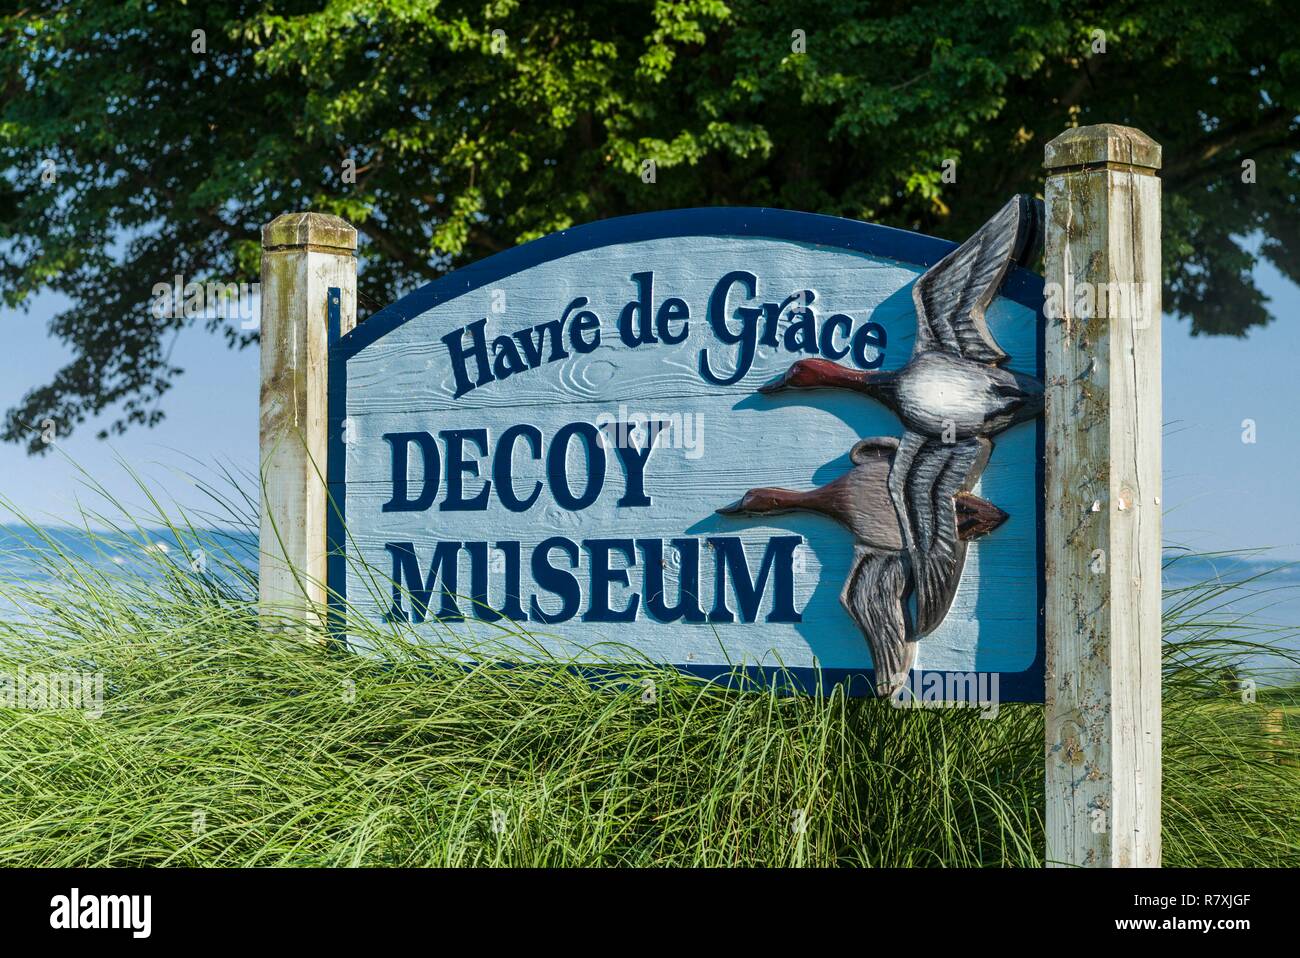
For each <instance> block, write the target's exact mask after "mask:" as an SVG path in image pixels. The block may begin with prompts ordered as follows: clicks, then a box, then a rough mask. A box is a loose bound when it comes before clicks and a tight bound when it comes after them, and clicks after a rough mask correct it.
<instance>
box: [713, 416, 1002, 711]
mask: <svg viewBox="0 0 1300 958" xmlns="http://www.w3.org/2000/svg"><path fill="white" fill-rule="evenodd" d="M973 446H974V448H976V449H977V458H976V461H974V462H971V463H969V464H963V465H960V466H958V467H957V468H952V469H948V470H945V471H944V473H943V475H942V476H941V477H940V481H939V482H937V483H936V488H935V491H934V493H933V495H932V497H931V498H930V500H929V502H928V503H927V504H926V506H925V507H924V509H923V512H924V514H925V517H926V518H925V523H924V526H925V528H927V529H931V530H934V540H935V543H934V544H933V545H932V548H931V553H932V555H933V556H934V558H933V560H932V564H933V565H936V566H937V565H939V564H943V565H944V567H945V568H947V569H948V574H949V575H951V576H953V577H954V578H955V577H958V576H960V571H961V564H962V563H963V562H964V560H965V555H966V543H967V542H968V541H970V540H971V539H976V538H979V537H980V536H982V535H985V534H987V533H989V532H992V531H993V530H994V529H996V528H997V527H998V526H1000V525H1001V524H1002V523H1003V522H1004V521H1005V520H1006V518H1007V514H1006V513H1005V512H1003V511H1002V510H1001V509H999V508H997V507H996V506H994V505H993V504H992V503H990V502H987V501H985V500H984V499H981V498H979V497H978V496H975V495H973V494H971V493H970V491H969V486H971V485H973V484H974V482H975V480H976V479H977V478H979V474H980V472H981V471H982V470H983V468H984V462H985V461H986V460H987V458H988V449H989V443H988V440H984V439H977V440H974V441H973ZM898 449H899V442H898V440H897V439H894V438H892V437H879V438H874V439H863V440H862V441H861V442H859V443H857V444H856V445H855V446H854V447H853V449H852V451H851V452H850V453H849V458H850V460H851V461H852V463H853V467H852V468H851V469H850V470H849V471H848V472H846V473H845V474H844V475H842V476H840V477H839V478H837V479H835V480H833V481H831V482H829V483H827V484H826V485H824V486H820V487H818V488H816V489H812V490H810V491H808V492H795V491H793V490H790V489H777V488H760V489H751V490H749V491H748V492H746V493H745V494H744V496H742V497H741V498H740V499H739V500H738V501H737V502H735V503H733V504H731V505H729V506H724V507H723V508H721V509H719V510H718V512H720V513H722V514H723V515H750V516H760V515H777V514H780V513H784V512H792V511H796V510H798V511H805V512H816V513H820V514H822V515H825V516H829V517H830V518H832V519H834V520H835V521H836V522H838V523H840V524H841V525H843V526H844V527H845V528H847V529H848V530H849V531H850V532H851V533H852V534H853V551H854V559H853V566H852V568H851V569H850V571H849V576H848V579H847V580H846V581H845V583H844V589H843V591H842V592H841V593H840V603H841V604H842V605H843V606H844V608H845V610H846V611H847V612H848V613H849V615H850V616H851V617H852V618H853V621H854V622H855V623H857V626H858V628H859V629H861V631H862V634H863V635H864V636H865V637H866V640H867V644H868V645H869V646H870V648H871V660H872V664H873V665H874V667H875V673H876V692H877V694H878V695H882V696H885V695H892V694H893V693H894V692H895V691H896V690H897V689H898V688H899V687H900V686H901V685H902V684H903V683H904V682H905V681H906V679H907V673H908V672H909V671H911V668H912V665H913V663H914V662H915V661H916V642H917V639H918V638H919V635H918V632H917V629H916V628H915V627H914V626H913V623H912V616H911V613H910V611H909V609H908V597H909V595H910V594H911V593H912V587H913V578H912V566H911V564H910V563H909V561H908V560H907V556H906V554H905V553H904V552H903V529H902V523H901V522H900V521H899V516H898V513H897V512H896V511H895V509H894V506H893V502H892V500H891V497H890V491H889V476H890V472H891V467H892V465H893V463H894V458H895V456H896V455H897V453H898ZM963 476H964V478H959V477H963ZM947 531H950V532H951V535H948V534H946V532H947ZM940 556H942V557H943V558H942V559H941V558H940Z"/></svg>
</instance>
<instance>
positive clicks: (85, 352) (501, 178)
mask: <svg viewBox="0 0 1300 958" xmlns="http://www.w3.org/2000/svg"><path fill="white" fill-rule="evenodd" d="M8 6H9V7H10V9H9V10H7V11H5V12H4V13H3V14H0V168H3V169H4V171H5V172H4V175H3V176H2V177H0V276H2V291H3V295H4V302H5V303H6V305H9V306H16V305H21V304H24V303H25V302H26V301H27V300H28V299H29V298H30V297H31V296H32V295H33V294H34V293H37V292H38V291H42V290H53V291H57V292H60V293H63V294H65V295H66V296H68V297H70V299H71V301H72V306H71V308H69V309H68V310H66V311H64V312H62V313H61V314H59V315H58V316H56V317H55V319H54V320H53V329H52V332H53V333H54V334H55V335H56V336H57V337H59V338H60V339H62V340H63V341H64V342H66V343H67V344H68V345H69V346H70V347H71V349H72V352H73V359H72V360H71V362H70V363H69V364H68V365H67V366H66V367H65V368H63V369H61V370H59V371H58V372H57V373H56V374H55V376H54V377H53V379H52V381H51V382H50V383H49V384H48V385H46V386H43V387H41V388H38V389H35V390H33V391H32V392H30V393H28V394H27V395H26V396H25V397H23V398H22V400H21V401H20V402H19V403H18V404H17V405H16V407H15V408H13V409H11V410H10V411H9V413H8V415H7V418H6V421H5V423H4V429H3V436H4V438H6V439H8V440H11V441H17V442H28V443H29V444H30V445H31V447H32V448H33V449H37V448H40V444H39V442H37V441H36V433H35V432H34V431H33V430H32V428H31V427H32V426H33V424H35V423H38V422H39V421H40V420H41V419H43V418H45V417H54V418H55V419H57V420H59V422H60V424H61V431H62V432H66V431H67V429H68V427H69V426H70V425H71V424H75V423H78V422H82V421H84V420H85V419H86V418H87V417H88V416H91V415H96V414H100V413H102V412H105V411H110V412H111V413H112V414H113V415H114V416H115V417H116V419H115V424H114V426H113V428H114V429H116V430H118V431H121V430H122V429H124V428H126V427H127V426H128V425H129V424H131V423H146V424H149V423H153V422H154V421H156V420H157V419H158V418H159V417H160V416H161V415H162V413H161V411H160V410H159V408H158V402H157V399H158V397H159V396H160V395H161V394H162V393H163V392H165V390H166V389H167V387H168V384H169V382H170V381H171V379H172V378H173V377H174V376H176V375H177V374H178V373H179V372H180V370H178V369H176V368H174V367H173V366H172V365H171V364H170V363H169V361H168V357H167V347H168V344H169V343H170V341H171V339H172V338H173V336H174V333H175V331H176V330H177V329H178V328H180V327H181V326H184V325H186V324H188V323H193V322H206V323H207V324H208V325H209V326H210V327H211V328H213V330H214V331H217V332H220V333H222V334H224V335H225V337H226V338H227V339H228V340H229V341H230V342H231V343H233V344H245V343H247V342H248V341H250V340H251V338H252V337H253V336H254V334H253V333H250V332H246V331H243V330H241V329H239V327H238V325H237V324H231V323H228V322H225V321H223V320H220V319H217V320H210V319H203V318H196V317H184V316H181V317H172V318H168V317H161V318H160V317H156V316H154V315H152V313H151V311H150V309H149V304H150V300H151V290H152V288H153V286H154V285H155V284H157V283H160V282H168V281H170V280H171V278H172V277H173V276H174V275H175V274H177V273H181V274H184V275H185V277H186V278H187V279H195V280H198V281H207V280H219V281H223V282H231V281H234V282H238V281H241V280H242V281H246V282H251V281H254V280H256V278H257V274H258V235H259V229H260V227H261V226H262V224H264V223H267V222H269V221H270V220H271V219H273V218H274V217H275V216H276V215H278V214H279V213H282V212H286V211H290V210H299V209H315V210H320V211H327V212H334V213H338V214H339V215H342V216H344V217H346V218H347V219H349V220H350V221H351V222H353V223H354V224H356V225H357V227H358V228H359V230H360V232H361V236H362V247H361V250H360V256H361V293H362V295H363V299H362V305H363V314H364V312H365V310H366V309H367V308H373V307H374V306H375V305H377V304H382V303H384V302H387V301H388V300H390V299H391V298H392V297H393V296H395V295H396V294H398V293H399V292H403V291H406V290H408V289H410V288H412V287H413V286H415V285H417V284H419V283H422V282H424V281H426V280H429V279H432V278H435V277H437V276H440V275H442V274H443V273H445V272H446V271H447V270H449V269H453V268H456V267H458V266H461V265H464V264H465V263H468V262H470V261H472V260H474V259H477V258H480V257H483V256H486V255H489V254H491V253H494V252H496V251H498V250H502V249H506V248H508V247H510V246H512V245H514V244H516V243H521V242H524V241H527V240H529V239H533V238H535V237H538V236H542V235H544V234H546V233H549V232H551V231H554V230H557V229H562V228H564V227H567V226H570V225H572V224H576V223H583V222H586V221H589V220H594V219H600V218H602V217H608V216H615V215H619V214H624V213H634V212H640V211H645V210H652V209H664V208H671V207H681V206H699V205H764V206H780V207H788V208H794V209H803V210H813V211H818V212H823V213H833V214H837V215H841V216H848V217H855V218H861V219H866V220H872V221H876V222H881V223H887V224H890V225H894V226H900V227H906V228H909V229H917V230H923V231H926V232H931V233H936V234H939V235H944V236H949V237H952V238H959V237H962V236H963V235H965V234H966V233H967V232H968V231H969V230H970V229H972V228H973V227H974V226H976V225H978V224H979V223H981V222H982V221H983V220H984V218H985V217H987V215H988V214H989V213H990V211H992V210H993V209H995V208H996V207H997V206H998V205H999V204H1000V203H1001V202H1003V201H1004V200H1005V198H1006V196H1007V195H1008V194H1010V193H1012V192H1014V191H1017V190H1029V191H1040V190H1041V188H1042V170H1041V161H1042V152H1043V144H1044V143H1045V142H1046V141H1047V140H1048V139H1050V138H1051V137H1052V136H1054V135H1056V134H1057V133H1059V132H1060V131H1061V130H1062V129H1064V128H1065V127H1067V126H1070V125H1073V124H1084V123H1092V122H1119V123H1127V124H1130V125H1133V126H1137V127H1139V128H1141V129H1143V130H1145V131H1146V132H1148V133H1149V134H1151V135H1152V136H1153V137H1154V138H1156V139H1157V140H1158V141H1160V142H1161V143H1162V144H1163V145H1164V148H1165V157H1166V169H1165V173H1164V181H1165V195H1166V203H1165V223H1166V239H1165V247H1164V248H1165V257H1166V262H1165V266H1166V275H1167V289H1166V299H1165V303H1166V308H1168V309H1169V310H1171V311H1173V312H1176V313H1178V314H1180V315H1183V316H1186V317H1189V320H1190V322H1191V325H1192V330H1193V331H1194V332H1203V333H1229V334H1237V335H1240V334H1242V333H1244V332H1245V331H1247V330H1248V329H1250V328H1251V327H1252V326H1255V325H1259V324H1262V323H1265V322H1268V320H1269V313H1268V311H1267V303H1266V300H1265V297H1263V296H1262V295H1261V293H1260V292H1259V290H1258V289H1257V288H1256V286H1255V285H1254V284H1253V282H1252V280H1251V268H1252V266H1253V265H1254V264H1255V262H1256V260H1257V258H1259V257H1264V258H1266V259H1268V260H1270V261H1271V262H1272V263H1273V264H1275V265H1276V266H1277V267H1278V269H1280V270H1281V271H1282V273H1284V274H1285V275H1287V276H1289V277H1291V278H1293V279H1300V261H1298V260H1297V257H1300V236H1298V235H1297V232H1298V231H1300V220H1298V219H1297V217H1296V215H1295V212H1296V199H1295V196H1296V192H1297V185H1298V177H1297V165H1296V156H1295V152H1296V149H1297V145H1298V144H1300V124H1298V123H1297V113H1300V110H1298V109H1297V104H1298V102H1300V43H1298V42H1297V34H1298V30H1297V26H1296V22H1295V20H1294V18H1292V17H1289V16H1286V15H1284V13H1283V11H1282V10H1281V9H1280V8H1279V6H1278V5H1276V4H1274V3H1268V2H1257V0H1238V2H1232V3H1228V2H1223V0H1217V2H1216V0H1163V2H1161V3H1157V4H1142V5H1138V4H1129V3H1120V2H1093V3H1089V2H1084V3H1068V4H1067V3H1064V2H1043V0H996V2H993V0H967V2H956V0H944V2H937V0H917V2H908V3H895V2H887V3H884V2H882V3H854V2H847V0H822V2H812V3H807V2H799V3H795V2H787V0H733V2H725V3H724V2H721V0H683V2H668V0H639V2H633V0H584V2H583V3H581V4H561V3H552V2H545V0H543V2H538V0H534V2H530V3H527V4H524V3H517V2H512V0H488V2H483V0H480V2H435V0H328V2H320V0H316V2H309V0H263V2H257V0H247V2H237V0H203V2H201V3H188V4H187V3H177V2H171V0H153V2H144V0H70V2H28V3H23V2H21V0H20V2H19V3H18V4H9V5H8ZM15 6H16V7H18V8H20V9H13V8H14V7H15ZM197 30H202V31H204V33H203V35H202V40H203V46H204V47H205V50H204V52H196V48H197V47H198V46H199V42H198V41H199V38H198V37H197V36H196V34H195V32H194V31H197ZM1098 31H1100V32H1098ZM1103 44H1104V50H1103V49H1102V47H1103ZM801 50H802V52H800V51H801ZM349 159H351V160H354V161H355V166H356V170H357V175H356V178H355V180H356V181H355V183H348V182H345V178H344V176H343V172H344V164H345V161H347V160H349ZM1247 159H1249V160H1253V161H1254V164H1255V182H1254V183H1246V182H1243V176H1242V173H1243V170H1242V163H1243V161H1244V160H1247ZM47 160H52V161H53V166H52V167H51V166H50V165H49V164H48V163H46V161H47ZM647 160H653V162H654V164H655V176H654V182H652V183H647V182H645V177H643V175H642V174H643V171H644V170H645V163H646V161H647ZM948 160H955V161H956V166H955V169H956V173H957V177H956V181H955V182H945V181H944V179H943V169H944V163H945V161H948ZM43 171H52V172H47V174H46V176H45V177H44V179H43V178H42V172H43ZM47 181H48V182H47Z"/></svg>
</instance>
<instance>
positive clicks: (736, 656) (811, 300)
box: [329, 204, 1043, 701]
mask: <svg viewBox="0 0 1300 958" xmlns="http://www.w3.org/2000/svg"><path fill="white" fill-rule="evenodd" d="M1008 210H1010V212H1005V211H1004V213H1005V217H1010V219H1008V220H1007V221H1006V222H1001V223H994V222H993V221H991V223H990V226H989V227H988V228H986V231H984V232H986V233H987V234H988V235H987V236H985V239H984V240H983V241H982V242H983V244H984V246H983V247H982V249H983V252H981V249H974V251H973V252H972V251H971V250H970V249H968V247H970V245H971V244H967V245H966V246H963V247H962V250H960V251H958V253H954V252H953V251H954V249H955V246H954V244H952V243H949V242H947V241H944V240H939V239H935V238H931V237H926V236H922V235H918V234H913V233H908V232H903V231H899V230H892V229H887V228H884V227H879V226H873V225H869V224H865V223H859V222H854V221H850V220H844V219H838V218H834V217H826V216H819V215H813V214H807V213H795V212H788V211H783V210H772V209H692V210H679V211H671V212H663V213H649V214H643V215H638V216H630V217H623V218H619V219H612V220H607V221H602V222H597V223H592V224H589V225H586V226H580V227H576V228H573V229H570V230H566V231H564V232H561V233H557V234H554V235H552V236H548V237H545V238H543V239H539V240H536V241H534V242H531V243H528V244H525V245H523V246H520V247H517V248H515V249H512V250H509V251H507V252H504V253H501V254H499V255H496V256H493V257H491V258H489V259H486V260H483V261H481V262H478V263H475V264H473V265H472V266H469V267H466V268H464V269H461V270H459V271H457V272H454V273H452V274H450V275H448V276H446V277H444V278H442V279H440V280H437V281H436V282H433V283H430V284H428V285H427V286H425V287H423V288H421V289H419V290H416V291H415V292H413V293H411V294H410V295H408V296H406V297H405V298H403V299H401V300H399V301H398V302H396V303H394V304H392V305H391V306H389V307H388V308H386V309H384V310H383V311H381V312H379V313H377V314H375V315H373V316H371V317H370V318H369V319H366V320H365V321H364V322H362V323H361V324H360V325H359V326H358V327H357V328H356V329H355V330H353V331H351V332H350V333H348V334H347V335H346V336H343V337H342V338H340V339H338V340H337V341H336V342H334V343H333V344H332V346H331V354H330V377H329V381H330V419H331V425H330V429H331V437H332V438H331V449H330V457H329V481H330V490H331V495H332V497H333V501H334V508H335V511H334V515H333V517H332V519H333V521H332V523H331V525H332V533H331V548H332V554H331V558H330V567H329V568H330V573H329V576H330V581H329V586H330V589H331V591H332V592H333V593H334V594H335V595H336V597H337V600H336V601H337V602H338V603H340V604H341V603H346V605H347V607H348V610H349V612H348V615H352V616H362V617H365V618H368V619H370V620H372V621H374V622H393V621H399V622H403V623H406V624H407V625H408V626H409V627H410V628H412V629H414V630H415V631H416V632H417V633H418V634H420V635H421V636H423V637H425V638H427V640H428V641H429V642H446V641H447V636H448V635H449V634H450V633H451V632H453V631H454V632H456V633H457V634H458V636H459V638H458V644H461V645H465V646H472V645H473V642H474V640H475V637H476V636H481V637H483V638H484V639H490V640H491V641H493V642H496V643H499V642H501V641H503V640H504V641H506V642H507V643H508V642H510V641H511V638H510V636H511V634H512V633H520V634H521V635H519V637H518V639H517V641H519V643H520V647H521V649H522V648H523V647H524V646H525V645H527V647H529V648H537V647H540V648H543V649H546V650H549V651H553V652H555V653H556V654H558V655H560V656H562V657H564V658H565V659H570V658H575V657H576V658H577V659H578V660H580V661H586V662H590V663H592V664H599V665H613V666H617V665H618V663H620V662H626V661H629V660H632V659H639V660H640V661H646V660H649V661H653V662H659V663H665V664H670V665H674V666H677V667H680V668H682V669H686V670H689V671H691V672H695V673H698V674H701V675H705V676H722V675H727V674H730V673H732V670H733V669H735V668H736V667H742V668H744V669H746V670H749V671H751V672H753V673H755V674H759V675H761V674H763V673H765V672H767V671H771V670H779V671H780V672H781V673H782V674H783V675H787V676H793V677H795V678H796V679H797V680H800V681H804V680H807V681H811V680H812V679H813V676H814V675H817V674H820V676H821V678H822V681H823V682H835V681H842V680H845V679H851V680H852V681H851V682H850V683H849V685H850V688H851V690H852V691H854V692H856V693H860V694H870V693H871V692H872V691H873V689H874V690H876V691H877V692H883V691H894V690H895V689H897V688H898V687H899V685H900V683H901V682H906V683H907V684H908V685H909V686H911V687H920V686H921V685H922V684H923V682H924V681H925V679H926V678H927V677H929V678H931V679H935V680H936V681H938V680H942V679H943V678H945V677H950V676H952V675H969V674H971V673H978V674H988V675H992V676H994V677H995V679H996V681H997V687H996V689H997V694H998V696H999V697H1000V699H1001V700H1004V701H1013V700H1021V701H1041V700H1042V694H1043V687H1042V675H1043V640H1042V620H1041V614H1042V608H1043V577H1042V569H1043V545H1042V494H1041V489H1042V475H1041V470H1042V461H1043V455H1042V443H1043V432H1042V421H1041V417H1037V418H1036V417H1035V415H1034V413H1035V412H1036V408H1039V407H1035V406H1034V402H1039V404H1040V405H1041V390H1040V391H1039V393H1038V394H1037V395H1035V394H1034V389H1035V385H1034V384H1035V383H1037V382H1039V381H1041V378H1042V331H1043V319H1042V315H1041V305H1042V301H1043V300H1042V281H1041V279H1040V278H1039V277H1037V276H1035V275H1033V274H1032V273H1030V272H1028V271H1027V270H1025V269H1023V268H1021V267H1020V266H1018V265H1016V263H1017V262H1020V261H1024V257H1023V256H1022V255H1021V253H1020V252H1019V251H1018V250H1016V249H1013V248H1012V247H1015V246H1016V244H1018V243H1019V244H1023V242H1024V236H1023V235H1020V236H1019V237H1017V236H1016V235H1014V234H1015V233H1016V224H1017V222H1018V221H1017V220H1016V209H1014V208H1013V204H1009V205H1008ZM999 215H1003V214H999ZM1005 217H1004V218H1005ZM1008 223H1009V224H1010V227H1008ZM1026 228H1027V227H1026ZM1008 229H1009V230H1010V234H1009V235H1008V236H1007V237H1006V238H1005V241H1004V242H1003V241H1002V240H1001V239H999V237H997V236H994V233H995V232H998V233H999V235H1001V234H1004V233H1007V232H1008ZM1022 233H1023V230H1022ZM990 237H992V238H990ZM977 238H978V237H977ZM994 239H998V241H999V242H1002V246H997V248H996V249H995V248H994V246H995V245H996V244H995V243H994V242H993V240H994ZM972 243H974V240H972ZM1003 247H1006V249H1003ZM990 251H991V252H990ZM949 254H952V255H951V256H950V255H949ZM959 254H960V255H959ZM945 257H947V259H945ZM963 257H964V258H963ZM980 257H983V259H980ZM990 257H993V258H994V259H998V260H999V262H993V263H991V264H990V261H989V258H990ZM941 261H942V262H941ZM922 277H929V278H928V279H922ZM918 281H920V282H919V283H918ZM927 283H928V285H927ZM981 297H982V299H981ZM954 316H956V317H957V318H956V319H954V318H953V317H954ZM999 351H1000V352H999ZM909 364H910V365H909ZM927 364H928V365H927ZM945 364H947V365H945ZM963 364H964V365H963ZM922 367H924V368H922ZM950 367H951V368H950ZM968 374H969V375H968ZM963 377H967V378H968V379H969V381H967V379H964V378H963ZM969 377H974V378H969ZM981 377H983V378H981ZM985 380H987V382H986V381H985ZM963 390H965V392H963ZM976 395H978V396H979V397H985V396H989V397H994V398H993V399H990V400H988V402H985V400H984V399H980V402H978V403H975V404H974V405H973V406H972V405H971V403H970V402H969V401H968V400H969V398H970V396H976ZM980 403H984V405H980ZM990 403H991V404H992V405H989V404H990ZM986 406H987V408H986ZM995 406H996V409H995V408H994V407H995ZM951 410H955V411H951ZM972 410H973V411H972ZM1006 410H1010V411H1009V412H1007V411H1006ZM967 412H970V413H971V416H973V418H971V420H970V422H967V421H966V419H967V418H970V417H966V418H963V417H964V416H966V413H967ZM1004 412H1005V415H1004V414H1003V413H1004ZM998 416H1001V418H1000V419H999V418H997V417H998ZM995 420H996V421H995ZM719 510H722V511H719ZM503 624H507V625H509V626H510V629H506V630H503V629H502V628H501V626H502V625H503ZM522 634H526V635H527V639H526V641H525V640H524V638H523V636H522ZM873 652H874V655H873ZM875 658H881V659H882V662H883V660H884V659H889V661H890V663H891V666H892V670H893V671H892V673H891V676H890V678H889V679H888V680H885V679H883V677H882V676H883V666H882V667H881V668H878V667H877V666H878V663H877V662H876V661H874V659H875ZM818 670H819V671H818ZM947 688H948V689H949V691H948V692H947V693H946V694H947V696H948V697H952V692H951V688H952V685H951V683H949V684H948V686H947ZM958 697H960V695H959V696H958Z"/></svg>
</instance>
